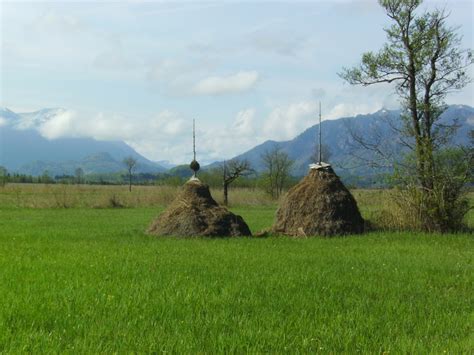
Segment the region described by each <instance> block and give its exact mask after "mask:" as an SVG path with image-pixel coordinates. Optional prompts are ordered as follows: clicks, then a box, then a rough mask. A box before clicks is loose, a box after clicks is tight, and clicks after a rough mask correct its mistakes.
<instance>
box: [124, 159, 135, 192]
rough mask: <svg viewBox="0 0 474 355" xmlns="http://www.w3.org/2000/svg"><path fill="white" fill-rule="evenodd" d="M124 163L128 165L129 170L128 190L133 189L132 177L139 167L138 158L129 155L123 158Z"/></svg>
mask: <svg viewBox="0 0 474 355" xmlns="http://www.w3.org/2000/svg"><path fill="white" fill-rule="evenodd" d="M123 163H124V164H125V166H126V167H127V172H128V191H130V192H131V191H132V177H133V172H134V171H135V169H136V167H137V160H136V159H135V158H133V157H131V156H130V157H127V158H125V159H124V160H123Z"/></svg>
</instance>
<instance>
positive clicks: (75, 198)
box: [0, 184, 275, 208]
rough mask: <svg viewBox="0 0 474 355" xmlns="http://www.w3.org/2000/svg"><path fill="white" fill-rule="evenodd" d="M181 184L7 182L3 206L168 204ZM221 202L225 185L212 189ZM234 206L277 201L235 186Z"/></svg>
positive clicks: (0, 192) (1, 194)
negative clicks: (129, 188)
mask: <svg viewBox="0 0 474 355" xmlns="http://www.w3.org/2000/svg"><path fill="white" fill-rule="evenodd" d="M179 189H180V188H179V187H174V186H134V187H133V188H132V191H131V192H129V191H128V187H127V186H117V185H114V186H110V185H105V186H104V185H66V184H49V185H48V184H7V185H5V186H4V187H0V208H1V207H16V208H111V207H127V208H136V207H150V206H167V205H168V204H169V203H171V201H173V199H174V198H175V197H176V195H177V193H178V192H179ZM211 193H212V195H213V197H214V199H216V200H217V202H219V203H222V202H223V192H222V189H212V190H211ZM229 202H230V205H231V206H257V205H260V206H261V205H263V206H266V205H273V204H275V201H273V200H272V199H271V197H270V196H269V195H267V194H266V193H265V192H264V191H263V190H260V189H251V188H235V189H234V188H231V189H230V190H229Z"/></svg>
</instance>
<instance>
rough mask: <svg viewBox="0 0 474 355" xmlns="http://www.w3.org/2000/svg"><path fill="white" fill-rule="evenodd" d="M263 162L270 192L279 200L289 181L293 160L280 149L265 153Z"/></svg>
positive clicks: (276, 148)
mask: <svg viewBox="0 0 474 355" xmlns="http://www.w3.org/2000/svg"><path fill="white" fill-rule="evenodd" d="M262 160H263V164H264V165H265V169H266V172H265V174H266V178H267V183H268V186H267V188H268V192H269V193H270V194H271V195H272V196H273V197H276V198H277V197H279V196H280V195H281V193H282V191H283V188H284V187H285V184H286V182H287V181H288V180H289V177H290V170H291V167H292V166H293V160H291V159H290V157H289V156H288V154H286V153H285V152H283V151H281V150H280V148H278V147H275V148H273V149H272V150H269V151H266V152H265V153H263V154H262Z"/></svg>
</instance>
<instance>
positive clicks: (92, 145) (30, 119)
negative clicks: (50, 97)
mask: <svg viewBox="0 0 474 355" xmlns="http://www.w3.org/2000/svg"><path fill="white" fill-rule="evenodd" d="M62 110H63V109H60V108H59V109H44V110H40V111H36V112H31V113H22V114H17V113H15V112H13V111H11V110H9V109H6V108H0V165H2V166H5V167H6V168H7V169H8V170H10V171H16V172H21V173H28V174H32V175H39V174H42V172H43V171H44V170H49V171H50V173H53V171H54V172H62V173H64V174H72V173H73V172H74V170H75V169H76V168H77V167H79V166H81V167H82V166H84V167H86V168H83V169H84V170H85V172H86V173H99V172H117V171H121V170H124V166H123V164H122V163H121V161H122V160H123V158H125V157H128V156H132V157H134V158H135V159H137V161H138V167H137V171H139V172H150V173H154V172H163V171H166V169H165V168H164V167H162V166H161V165H159V164H157V163H155V162H152V161H150V160H148V159H146V158H145V157H143V156H142V155H140V154H138V153H137V152H136V151H135V150H134V149H133V148H132V147H130V146H129V145H127V144H126V143H124V142H122V141H98V140H95V139H93V138H58V139H51V140H49V139H46V138H44V137H43V136H42V135H41V134H40V133H39V131H38V130H39V127H40V126H41V125H42V124H44V123H45V122H46V121H47V120H48V119H50V118H51V117H53V116H54V115H56V114H58V113H60V112H61V111H62ZM81 164H84V165H81Z"/></svg>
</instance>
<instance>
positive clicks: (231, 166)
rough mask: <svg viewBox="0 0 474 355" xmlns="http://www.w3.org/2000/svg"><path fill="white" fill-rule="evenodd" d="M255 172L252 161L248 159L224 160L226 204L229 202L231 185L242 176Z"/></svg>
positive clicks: (223, 177) (223, 174)
mask: <svg viewBox="0 0 474 355" xmlns="http://www.w3.org/2000/svg"><path fill="white" fill-rule="evenodd" d="M251 173H253V169H252V167H251V166H250V162H249V161H248V160H246V159H244V160H239V159H232V160H231V161H229V162H224V163H223V165H222V185H223V188H224V205H226V206H227V205H228V203H229V197H228V194H229V185H230V184H232V183H233V182H234V181H235V180H237V179H238V178H239V177H241V176H246V175H249V174H251Z"/></svg>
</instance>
